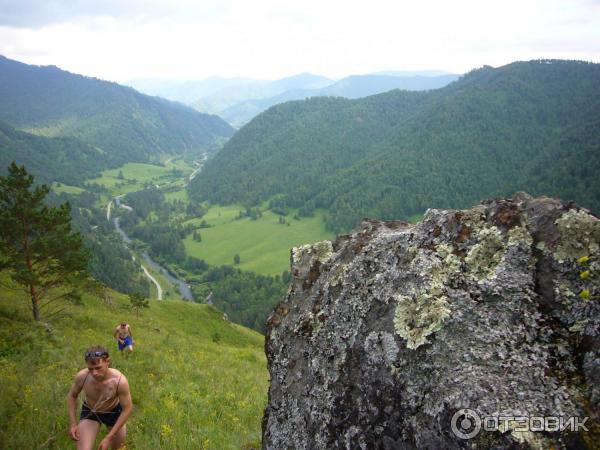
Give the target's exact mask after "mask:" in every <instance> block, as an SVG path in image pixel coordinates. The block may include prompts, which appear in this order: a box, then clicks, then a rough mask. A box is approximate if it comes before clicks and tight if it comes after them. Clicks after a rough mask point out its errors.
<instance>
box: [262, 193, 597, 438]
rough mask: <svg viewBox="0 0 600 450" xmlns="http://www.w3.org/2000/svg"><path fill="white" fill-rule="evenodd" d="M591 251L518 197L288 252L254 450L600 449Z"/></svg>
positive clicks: (575, 214) (587, 228)
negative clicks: (287, 279)
mask: <svg viewBox="0 0 600 450" xmlns="http://www.w3.org/2000/svg"><path fill="white" fill-rule="evenodd" d="M599 243H600V220H598V219H597V218H596V217H594V216H592V215H591V214H590V213H589V212H588V211H586V210H585V209H581V208H578V207H577V206H576V205H572V204H563V203H561V202H560V201H558V200H553V199H549V198H531V197H529V196H528V195H526V194H516V195H515V196H514V198H512V199H497V200H490V201H486V202H484V203H482V204H481V205H479V206H476V207H474V208H472V209H469V210H463V211H458V210H434V209H431V210H429V211H427V213H426V214H425V217H424V218H423V220H422V221H421V222H420V223H418V224H416V225H411V224H408V223H404V222H378V221H372V220H365V221H364V222H363V224H362V226H361V228H360V230H358V231H357V232H356V233H354V234H351V235H346V236H341V237H338V238H337V240H336V241H335V242H329V241H325V242H320V243H317V244H314V245H309V246H303V247H298V248H295V249H293V251H292V271H293V280H292V283H291V286H290V290H289V293H288V295H287V297H286V299H285V300H284V301H283V302H281V303H280V304H279V305H278V306H277V308H276V310H275V311H274V312H273V313H272V314H271V316H270V317H269V321H268V329H267V336H266V343H265V349H266V353H267V357H268V365H269V371H270V376H271V385H270V389H269V403H268V406H267V408H266V410H265V415H264V418H263V448H264V449H277V450H280V449H419V450H421V449H458V448H482V449H487V448H496V449H502V448H515V449H516V448H518V449H520V448H523V449H527V448H555V449H558V448H598V445H599V444H598V443H599V442H600V431H599V426H598V411H599V406H600V345H599V344H600V298H599V297H600V246H599ZM586 417H588V419H586ZM540 418H542V419H540ZM543 418H545V422H544V419H543ZM561 420H562V422H560V421H561ZM569 420H570V421H569ZM561 425H562V428H564V429H563V431H560V427H561ZM586 429H587V431H586ZM542 430H543V431H542Z"/></svg>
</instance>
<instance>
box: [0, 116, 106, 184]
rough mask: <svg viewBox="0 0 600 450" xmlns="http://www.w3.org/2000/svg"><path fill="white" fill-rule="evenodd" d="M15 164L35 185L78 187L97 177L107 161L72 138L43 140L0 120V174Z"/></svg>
mask: <svg viewBox="0 0 600 450" xmlns="http://www.w3.org/2000/svg"><path fill="white" fill-rule="evenodd" d="M12 161H15V162H16V163H17V164H19V165H25V166H26V167H27V169H28V170H30V171H31V172H32V173H34V174H36V179H37V180H38V182H42V183H51V182H52V181H58V182H62V183H66V184H72V185H82V184H83V182H84V181H85V180H86V179H88V178H94V177H97V176H99V175H100V169H101V168H103V167H108V165H109V162H110V160H109V158H108V157H107V155H106V154H105V153H103V152H101V151H99V150H98V149H97V148H94V147H92V146H91V145H89V144H86V143H84V142H82V141H80V140H78V139H76V138H72V137H55V138H47V137H43V136H36V135H33V134H30V133H25V132H23V131H19V130H16V129H15V128H13V127H11V126H10V125H9V124H7V123H5V122H1V121H0V172H1V173H0V174H3V173H4V172H5V170H6V167H8V165H9V164H10V163H11V162H12Z"/></svg>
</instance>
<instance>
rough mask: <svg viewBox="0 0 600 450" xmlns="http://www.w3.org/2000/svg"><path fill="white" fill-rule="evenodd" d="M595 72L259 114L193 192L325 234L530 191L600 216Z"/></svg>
mask: <svg viewBox="0 0 600 450" xmlns="http://www.w3.org/2000/svg"><path fill="white" fill-rule="evenodd" d="M598 173H600V65H599V64H591V63H584V62H577V61H530V62H517V63H513V64H509V65H507V66H504V67H500V68H498V69H494V68H491V67H484V68H482V69H479V70H475V71H472V72H470V73H468V74H467V75H465V76H463V77H461V78H460V80H458V81H456V82H454V83H451V84H450V85H447V86H446V87H444V88H441V89H438V90H431V91H426V92H409V91H397V90H396V91H391V92H387V93H384V94H379V95H375V96H371V97H366V98H362V99H357V100H347V99H342V98H330V97H325V98H311V99H308V100H304V101H293V102H288V103H284V104H280V105H277V106H274V107H272V108H270V109H268V110H267V111H266V112H264V113H262V114H260V115H259V116H257V117H256V118H254V120H252V121H251V122H250V123H248V124H247V125H246V126H244V127H243V128H242V129H241V130H240V131H239V132H238V133H236V135H235V136H234V137H233V138H232V139H231V140H230V141H229V142H228V143H227V145H225V147H224V148H223V150H222V151H221V152H219V154H218V155H216V156H215V158H214V159H212V160H211V161H209V162H208V163H207V164H206V166H205V168H204V170H203V176H202V177H200V178H198V179H197V180H194V183H193V184H192V192H193V195H195V196H196V197H197V198H205V199H208V200H210V201H212V202H215V203H222V204H226V203H234V202H241V203H245V204H247V205H254V204H257V203H260V202H262V201H265V200H269V199H273V198H278V199H279V203H285V204H287V205H288V206H293V207H298V208H300V212H301V214H310V212H311V211H313V210H314V209H315V208H326V209H328V211H329V216H328V220H327V223H328V226H329V227H330V228H331V229H333V230H336V231H342V230H348V229H350V228H352V227H353V226H354V225H355V224H356V223H357V221H358V220H359V219H360V218H361V217H374V218H379V219H399V218H400V219H401V218H408V217H410V216H411V215H413V214H416V213H422V212H423V211H424V210H425V209H426V208H430V207H436V208H437V207H440V208H459V207H464V206H465V205H469V204H471V203H473V202H477V201H479V199H481V198H485V197H493V196H500V195H508V194H512V193H514V192H515V191H518V190H525V191H528V192H530V193H531V194H533V195H551V196H559V197H561V198H563V199H565V200H575V201H577V202H578V203H580V204H581V205H582V206H585V207H588V208H592V209H594V210H596V211H598V210H600V184H598V183H597V181H596V180H597V176H598Z"/></svg>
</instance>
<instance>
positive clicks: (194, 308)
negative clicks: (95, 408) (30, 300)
mask: <svg viewBox="0 0 600 450" xmlns="http://www.w3.org/2000/svg"><path fill="white" fill-rule="evenodd" d="M0 277H1V278H2V280H1V281H2V282H3V283H5V282H6V277H5V276H2V275H0ZM127 306H128V299H127V297H126V296H123V295H121V294H118V293H114V292H112V301H111V302H110V304H107V303H105V301H104V300H103V299H100V298H97V297H94V296H92V295H85V296H84V298H83V304H82V305H79V306H71V307H70V308H69V309H68V311H69V312H68V316H65V317H63V318H60V319H55V320H53V321H51V322H50V324H49V326H48V327H45V326H44V325H42V324H38V323H34V322H33V319H32V318H31V312H30V311H29V309H28V307H27V299H26V297H25V296H23V295H21V294H20V293H17V291H11V290H7V289H5V288H3V289H2V295H1V297H0V448H3V449H34V448H44V449H58V450H63V449H69V448H75V446H74V444H73V442H72V441H71V440H70V438H69V437H68V425H69V421H68V416H67V411H66V406H65V397H66V395H67V392H68V389H69V387H70V384H71V383H72V380H73V377H74V375H75V374H76V372H77V371H78V370H80V369H82V368H84V367H85V363H84V360H83V353H84V351H85V348H86V347H87V346H89V345H93V344H100V345H105V346H107V347H108V348H109V350H110V352H111V358H112V364H111V365H112V367H115V368H117V369H119V370H121V371H122V372H123V373H124V374H125V375H126V376H127V378H128V379H129V382H130V385H131V392H132V397H133V403H134V411H133V413H132V415H131V417H130V419H129V422H128V424H127V433H128V434H127V447H126V448H127V449H160V448H162V449H194V450H195V449H215V450H217V449H218V450H221V449H240V448H241V449H258V448H259V447H260V433H261V432H260V421H261V417H262V413H263V409H264V407H265V405H266V401H267V397H266V393H267V387H268V373H267V369H266V361H265V356H264V353H263V339H264V338H263V336H261V335H260V334H258V333H256V332H254V331H251V330H248V329H246V328H243V327H241V326H238V325H235V324H232V323H229V322H227V321H225V320H223V318H222V314H221V313H220V312H218V311H217V310H216V309H214V308H212V307H211V306H208V305H199V304H194V303H188V302H182V301H162V302H158V301H154V300H152V301H150V308H148V309H145V310H143V312H142V313H141V315H140V316H137V315H136V314H135V313H132V312H131V311H130V310H129V308H128V307H127ZM121 320H126V321H127V322H128V323H130V325H131V327H132V331H133V335H134V339H135V351H134V353H133V354H132V355H131V357H129V358H125V357H124V356H122V355H120V354H118V352H117V351H116V343H115V341H114V340H113V339H112V336H111V335H112V330H113V329H114V327H115V326H116V325H117V324H118V323H119V322H120V321H121ZM104 433H105V431H102V432H101V434H100V436H102V435H103V434H104ZM98 442H99V440H98V441H97V443H98Z"/></svg>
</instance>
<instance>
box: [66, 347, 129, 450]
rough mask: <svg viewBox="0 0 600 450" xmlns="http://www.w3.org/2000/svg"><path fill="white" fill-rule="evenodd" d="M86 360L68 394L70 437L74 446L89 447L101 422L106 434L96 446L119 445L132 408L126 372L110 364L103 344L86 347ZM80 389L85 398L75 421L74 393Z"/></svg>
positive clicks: (101, 448)
mask: <svg viewBox="0 0 600 450" xmlns="http://www.w3.org/2000/svg"><path fill="white" fill-rule="evenodd" d="M85 362H86V364H87V369H83V370H81V371H80V372H79V373H78V374H77V375H76V376H75V381H74V383H73V386H71V389H70V390H69V394H68V395H67V410H68V411H69V420H70V423H71V426H70V435H71V438H72V439H73V440H74V441H76V442H77V450H92V449H93V448H94V443H95V442H96V435H97V434H98V431H99V430H100V425H102V424H104V425H106V426H107V427H108V434H107V435H106V436H105V437H104V439H102V441H101V442H100V445H99V447H98V449H99V450H107V449H108V448H109V446H110V448H112V449H118V448H120V447H121V446H122V445H123V443H124V442H125V433H126V427H125V423H126V422H127V419H128V418H129V415H130V414H131V409H132V403H131V393H130V392H129V383H128V381H127V378H125V375H123V374H122V373H121V372H119V371H118V370H116V369H111V368H110V367H109V364H110V357H109V356H108V352H107V351H106V349H105V348H104V347H100V346H94V347H90V348H88V349H87V351H86V352H85ZM81 391H83V392H84V394H85V399H84V401H83V405H82V407H81V414H80V416H79V424H77V419H76V409H77V397H78V396H79V393H80V392H81Z"/></svg>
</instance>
